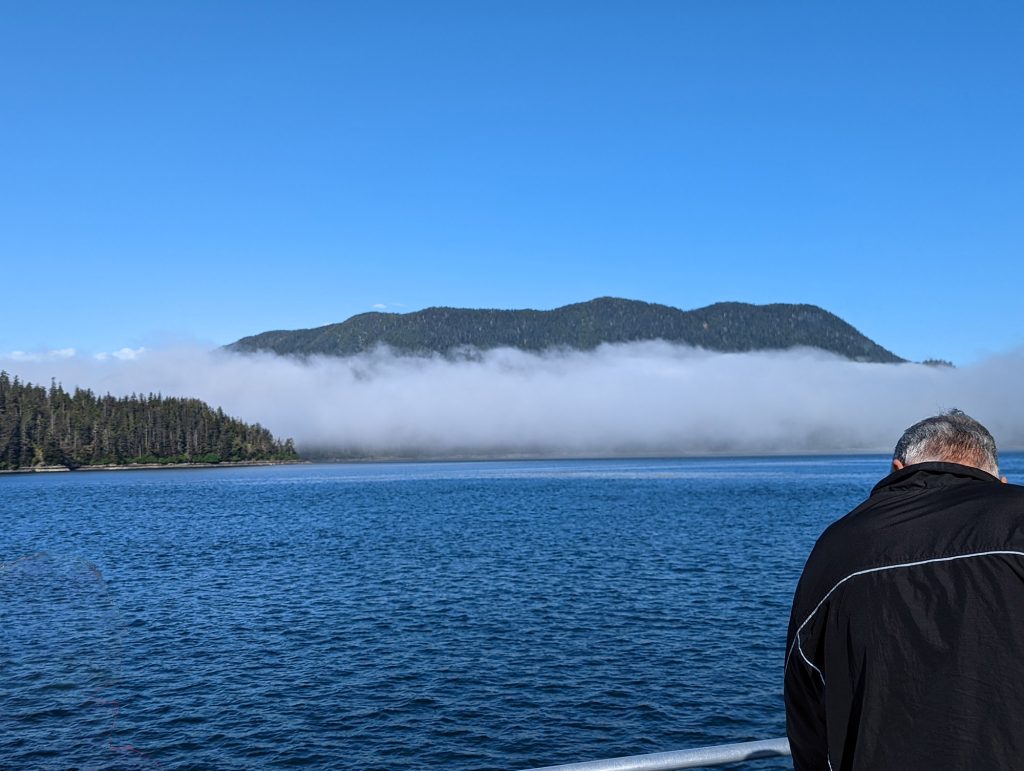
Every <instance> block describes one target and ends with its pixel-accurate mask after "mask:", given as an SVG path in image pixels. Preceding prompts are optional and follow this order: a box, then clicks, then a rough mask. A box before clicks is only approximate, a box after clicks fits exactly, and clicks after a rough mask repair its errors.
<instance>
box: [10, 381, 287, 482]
mask: <svg viewBox="0 0 1024 771" xmlns="http://www.w3.org/2000/svg"><path fill="white" fill-rule="evenodd" d="M296 458H297V455H296V453H295V447H294V445H293V444H292V440H291V439H288V440H287V441H284V442H279V441H277V440H276V439H274V437H273V436H272V435H271V433H270V432H269V431H267V429H265V428H263V427H262V426H260V425H259V424H255V425H250V424H247V423H243V422H242V421H240V420H236V419H235V418H231V417H228V416H227V415H225V414H224V411H223V410H221V409H213V408H211V407H210V406H209V405H208V404H206V403H205V402H202V401H200V400H199V399H178V398H165V397H163V396H160V395H159V394H149V395H147V396H142V395H135V394H133V395H131V396H125V397H115V396H111V395H110V394H107V395H106V396H96V395H95V394H94V393H93V392H92V391H89V390H83V389H80V388H76V389H75V391H74V393H70V394H69V393H68V392H67V391H65V390H64V389H63V388H62V387H61V386H60V385H59V384H57V383H56V382H51V383H50V387H49V388H46V387H44V386H38V385H33V384H31V383H23V382H21V381H20V380H19V379H18V378H17V377H14V378H11V377H10V376H9V375H8V374H7V373H6V372H0V469H19V468H30V467H32V466H68V467H70V468H75V467H77V466H91V465H107V464H117V465H123V464H129V463H168V464H169V463H220V462H223V461H253V460H294V459H296Z"/></svg>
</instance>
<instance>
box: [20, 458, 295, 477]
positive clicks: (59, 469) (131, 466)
mask: <svg viewBox="0 0 1024 771" xmlns="http://www.w3.org/2000/svg"><path fill="white" fill-rule="evenodd" d="M308 463H310V461H308V460H234V461H222V462H220V463H121V464H117V463H106V464H103V465H100V466H75V467H74V468H71V467H70V466H32V467H30V468H12V469H0V474H61V473H65V472H76V471H152V470H154V469H199V468H240V467H244V466H293V465H297V464H308Z"/></svg>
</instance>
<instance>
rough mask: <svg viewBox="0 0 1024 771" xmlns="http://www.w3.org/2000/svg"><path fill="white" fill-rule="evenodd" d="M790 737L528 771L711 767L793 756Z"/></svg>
mask: <svg viewBox="0 0 1024 771" xmlns="http://www.w3.org/2000/svg"><path fill="white" fill-rule="evenodd" d="M790 754H791V753H790V751H789V740H788V739H762V740H760V741H756V742H739V743H737V744H718V745H716V746H714V747H697V748H695V749H692V750H674V751H672V752H655V753H653V754H650V755H627V756H625V757H621V758H606V759H605V760H587V761H584V762H582V763H565V764H563V765H560V766H544V767H543V768H535V769H530V770H529V771H677V770H678V769H681V768H708V767H710V766H721V765H724V764H726V763H738V762H740V761H744V760H760V759H761V758H779V757H785V756H788V755H790Z"/></svg>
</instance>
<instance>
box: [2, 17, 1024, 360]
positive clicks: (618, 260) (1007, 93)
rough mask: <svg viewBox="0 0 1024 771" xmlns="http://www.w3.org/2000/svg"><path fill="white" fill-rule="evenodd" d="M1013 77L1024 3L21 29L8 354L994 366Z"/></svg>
mask: <svg viewBox="0 0 1024 771" xmlns="http://www.w3.org/2000/svg"><path fill="white" fill-rule="evenodd" d="M1021 51H1024V11H1022V9H1021V7H1020V6H1019V5H1018V4H1013V3H1009V2H1005V3H988V2H971V3H968V2H934V1H933V2H901V3H881V2H858V3H851V2H845V3H838V2H824V1H817V2H770V1H768V0H764V1H761V2H753V1H747V2H733V1H731V0H704V1H697V0H679V1H678V2H664V3H659V2H643V3H636V2H600V1H596V0H589V1H588V2H523V1H519V2H465V3H459V2H406V3H401V2H375V3H355V2H350V3H343V2H329V3H328V2H325V3H316V2H305V3H284V2H280V3H267V2H230V1H227V0H223V1H220V2H186V1H185V0H175V1H174V2H163V3H159V2H147V3H133V2H120V3H104V2H90V3H73V2H67V3H52V2H46V1H45V0H43V1H42V2H32V3H14V2H5V3H4V5H3V14H2V21H0V142H2V145H0V146H2V148H3V163H2V170H0V260H2V270H3V280H2V282H0V291H2V297H3V308H4V311H5V313H4V316H5V318H6V320H7V321H6V323H5V324H4V325H2V327H0V354H2V353H3V352H9V351H12V350H23V351H36V350H47V349H60V348H75V349H77V350H78V351H80V352H83V353H89V354H91V353H96V352H101V351H111V350H116V349H119V348H122V347H124V346H128V347H133V348H134V347H139V346H146V347H159V346H161V345H166V344H168V343H173V342H178V341H198V342H200V343H203V344H210V345H213V344H223V343H227V342H230V341H232V340H234V339H236V338H238V337H241V336H243V335H246V334H251V333H255V332H259V331H263V330H267V329H280V328H298V327H308V326H317V325H320V324H326V323H331V322H335V321H341V320H343V319H345V318H347V317H348V316H351V315H353V314H356V313H360V312H364V311H367V310H371V309H373V307H374V306H375V305H385V306H388V308H389V309H391V310H396V311H407V310H415V309H418V308H423V307H427V306H430V305H454V306H475V307H505V308H520V307H534V308H552V307H556V306H558V305H563V304H566V303H570V302H577V301H581V300H586V299H590V298H592V297H596V296H600V295H616V296H622V297H631V298H636V299H642V300H648V301H652V302H661V303H666V304H669V305H674V306H677V307H681V308H694V307H698V306H701V305H706V304H709V303H712V302H716V301H720V300H740V301H746V302H755V303H766V302H806V303H814V304H817V305H821V306H822V307H825V308H827V309H829V310H831V311H833V312H835V313H837V314H839V315H840V316H842V317H843V318H845V319H847V320H848V321H850V322H851V323H853V324H854V325H855V326H857V327H858V328H859V329H861V330H862V331H863V332H865V334H867V335H869V336H870V337H872V338H874V339H875V340H877V341H878V342H879V343H881V344H882V345H885V346H886V347H888V348H890V349H892V350H893V351H895V352H896V353H898V354H900V355H902V356H905V357H908V358H911V359H921V358H925V357H931V356H934V357H941V358H948V359H953V360H954V361H957V362H958V363H969V362H972V361H976V360H978V359H980V358H982V357H984V356H986V355H988V354H991V353H997V352H1002V351H1006V350H1009V349H1011V348H1014V347H1017V346H1019V345H1021V343H1022V342H1024V311H1022V307H1024V304H1022V303H1021V301H1020V299H1019V298H1020V295H1021V292H1022V284H1024V265H1022V261H1021V259H1020V257H1021V255H1022V253H1024V220H1022V217H1021V208H1022V204H1024V162H1022V161H1024V149H1022V147H1024V145H1022V143H1021V141H1020V126H1021V124H1022V119H1024V110H1022V96H1021V89H1020V82H1021V76H1022V74H1024V73H1022V63H1024V62H1022V54H1021Z"/></svg>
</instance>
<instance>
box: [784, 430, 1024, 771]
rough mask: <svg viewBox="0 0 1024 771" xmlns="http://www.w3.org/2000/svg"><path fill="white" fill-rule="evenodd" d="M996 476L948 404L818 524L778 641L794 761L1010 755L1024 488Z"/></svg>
mask: <svg viewBox="0 0 1024 771" xmlns="http://www.w3.org/2000/svg"><path fill="white" fill-rule="evenodd" d="M1000 482H1003V483H1004V484H1000ZM1005 482H1006V478H1005V477H1004V478H1002V479H1001V480H1000V479H999V469H998V458H997V455H996V445H995V441H994V440H993V439H992V435H991V434H990V433H989V432H988V430H986V429H985V427H984V426H982V425H981V424H980V423H978V422H977V421H976V420H974V419H973V418H970V417H969V416H967V415H965V414H964V413H963V412H960V411H959V410H952V411H950V412H947V413H944V414H942V415H938V416H936V417H932V418H928V419H926V420H922V421H921V422H920V423H917V424H915V425H913V426H911V427H910V428H909V429H907V431H906V432H905V433H904V434H903V437H902V438H901V439H900V440H899V443H897V445H896V450H895V452H894V454H893V460H892V473H891V474H890V475H889V476H887V477H886V478H885V479H883V480H882V481H881V482H879V483H878V485H876V486H875V488H874V489H873V490H872V492H871V495H870V497H869V498H868V499H867V500H866V501H864V503H862V504H861V505H860V506H858V507H857V508H855V509H854V510H853V511H851V512H850V513H849V514H847V515H846V516H845V517H843V518H842V519H840V520H839V521H837V522H835V523H833V524H832V525H831V526H830V527H829V528H828V529H827V530H826V531H825V532H824V533H823V534H822V536H821V538H819V539H818V543H817V544H816V545H815V547H814V550H813V551H812V552H811V556H810V557H809V558H808V560H807V565H806V567H805V568H804V572H803V575H802V576H801V578H800V583H799V585H798V586H797V590H796V595H795V597H794V599H793V614H792V617H791V620H790V624H789V640H788V644H787V648H786V669H785V695H786V722H787V730H788V733H789V741H790V746H791V748H792V750H793V765H794V767H795V768H796V769H798V771H805V770H808V769H813V770H814V771H817V770H818V769H832V771H840V770H841V769H843V770H847V769H872V771H884V770H886V769H900V770H901V771H906V770H907V769H986V771H987V770H989V769H1021V768H1024V487H1018V486H1017V485H1008V484H1005Z"/></svg>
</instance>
